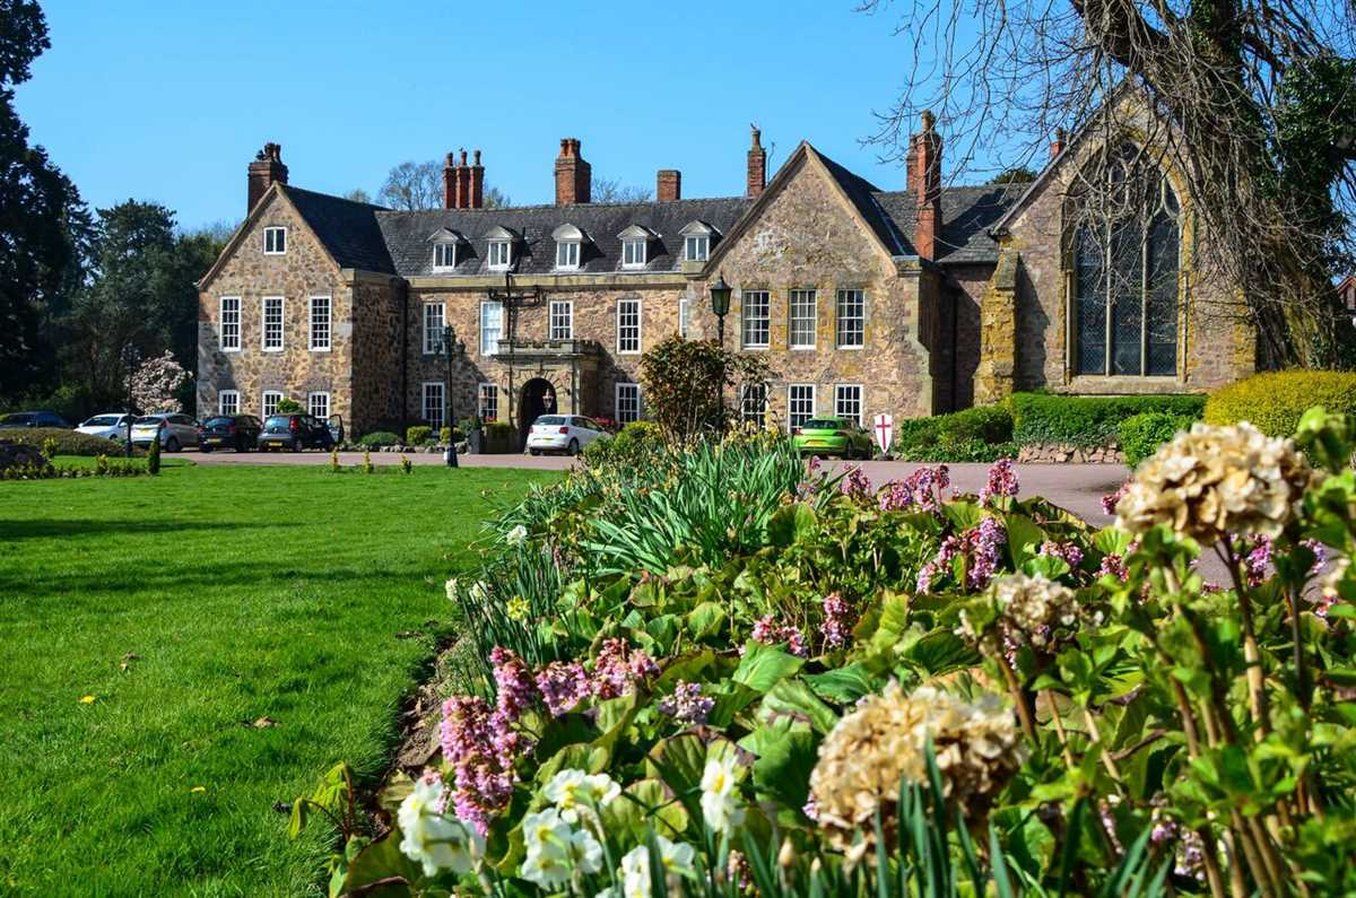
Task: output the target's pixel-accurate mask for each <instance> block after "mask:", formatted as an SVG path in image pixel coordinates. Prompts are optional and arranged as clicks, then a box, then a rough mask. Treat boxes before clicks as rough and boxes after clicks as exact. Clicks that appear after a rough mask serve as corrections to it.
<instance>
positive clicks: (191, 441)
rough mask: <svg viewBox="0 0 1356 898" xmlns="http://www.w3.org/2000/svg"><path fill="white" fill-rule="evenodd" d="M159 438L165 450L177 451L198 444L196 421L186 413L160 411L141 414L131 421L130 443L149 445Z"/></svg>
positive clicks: (161, 446)
mask: <svg viewBox="0 0 1356 898" xmlns="http://www.w3.org/2000/svg"><path fill="white" fill-rule="evenodd" d="M155 439H159V440H160V448H161V449H163V450H165V451H166V452H179V451H181V450H182V449H183V448H184V447H185V446H196V445H197V444H198V422H197V421H195V420H194V419H193V418H191V417H189V416H188V415H184V414H179V413H177V412H176V413H174V414H168V413H161V414H156V415H142V416H141V417H140V418H137V419H136V420H135V421H133V422H132V445H133V446H149V445H151V441H152V440H155Z"/></svg>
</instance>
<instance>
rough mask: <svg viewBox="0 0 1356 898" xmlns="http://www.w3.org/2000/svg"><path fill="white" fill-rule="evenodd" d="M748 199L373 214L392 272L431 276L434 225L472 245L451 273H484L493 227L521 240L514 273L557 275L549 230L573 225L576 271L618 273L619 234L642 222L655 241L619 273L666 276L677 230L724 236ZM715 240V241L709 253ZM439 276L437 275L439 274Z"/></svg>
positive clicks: (678, 243)
mask: <svg viewBox="0 0 1356 898" xmlns="http://www.w3.org/2000/svg"><path fill="white" fill-rule="evenodd" d="M751 202H752V201H751V200H747V199H744V198H743V197H729V198H723V199H695V200H672V201H669V202H662V203H661V202H648V203H576V204H573V205H568V206H520V207H517V208H508V209H430V210H427V211H420V212H377V213H376V221H377V224H378V226H379V227H380V230H381V233H382V236H383V237H384V238H385V242H386V246H387V248H388V250H389V252H390V255H391V260H392V262H394V264H395V269H396V272H397V273H398V274H400V275H402V276H404V277H419V276H422V275H430V274H432V268H433V249H432V243H431V242H430V240H429V238H430V237H431V236H432V235H433V233H434V232H435V231H437V230H438V229H439V228H449V229H451V230H453V231H457V232H458V233H460V234H461V235H462V236H464V237H465V238H466V239H467V240H468V241H469V243H464V244H461V245H460V246H459V247H458V250H457V259H458V264H457V267H456V270H455V273H456V274H482V273H486V272H487V271H488V267H487V266H488V260H487V259H486V258H485V256H486V244H485V236H486V234H487V233H488V232H489V231H490V229H491V228H494V227H505V228H508V229H509V230H511V231H513V232H514V233H516V234H518V235H520V236H521V241H520V242H519V243H517V244H516V245H515V246H514V253H515V257H516V262H517V264H515V265H514V268H513V270H514V271H515V272H517V273H524V274H550V273H552V272H555V271H556V242H555V239H554V238H553V237H552V236H551V232H552V231H554V230H555V229H556V228H558V227H559V226H561V225H563V224H572V225H574V226H576V227H578V228H579V229H580V230H582V231H583V232H584V233H585V234H586V235H588V239H587V240H585V241H584V243H583V244H582V246H581V247H580V249H581V253H580V255H581V258H580V260H579V271H580V272H581V273H590V272H592V273H599V272H621V271H623V269H622V266H621V258H622V245H621V240H620V239H618V237H617V235H618V234H620V233H621V232H622V231H624V230H626V228H628V227H630V226H631V225H643V226H644V227H646V228H649V229H650V230H651V231H653V232H655V234H657V235H658V236H657V237H656V238H655V239H653V240H651V241H650V243H649V249H648V254H647V259H646V265H645V267H644V268H643V269H633V268H628V269H624V271H626V272H631V271H642V272H644V271H649V272H664V271H676V270H679V269H680V268H681V267H682V254H683V238H682V237H681V236H680V235H679V234H678V232H679V231H680V230H681V229H682V228H683V226H684V225H686V224H688V223H689V222H692V221H703V222H706V223H707V224H708V225H711V226H712V227H714V228H715V229H716V230H717V231H718V232H720V233H721V234H725V233H727V232H729V230H730V228H731V227H733V226H734V223H735V222H736V221H738V220H739V217H740V216H741V215H743V214H744V210H745V209H747V208H748V207H749V205H750V203H751ZM717 241H718V238H717ZM717 241H713V248H714V243H715V242H717ZM443 273H444V272H442V271H439V274H440V275H441V274H443Z"/></svg>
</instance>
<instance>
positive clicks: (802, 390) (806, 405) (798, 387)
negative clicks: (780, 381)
mask: <svg viewBox="0 0 1356 898" xmlns="http://www.w3.org/2000/svg"><path fill="white" fill-rule="evenodd" d="M814 416H815V385H814V384H791V385H790V386H789V387H787V388H786V423H787V424H788V425H789V426H791V427H793V428H794V427H800V426H801V425H802V424H804V423H805V422H806V421H809V420H810V419H811V418H813V417H814Z"/></svg>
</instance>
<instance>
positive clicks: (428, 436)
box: [405, 424, 433, 446]
mask: <svg viewBox="0 0 1356 898" xmlns="http://www.w3.org/2000/svg"><path fill="white" fill-rule="evenodd" d="M431 442H433V428H432V427H429V426H427V425H425V424H416V425H414V426H413V427H410V428H407V429H406V430H405V445H406V446H422V445H424V444H425V443H431Z"/></svg>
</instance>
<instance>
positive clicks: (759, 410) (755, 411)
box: [739, 384, 767, 427]
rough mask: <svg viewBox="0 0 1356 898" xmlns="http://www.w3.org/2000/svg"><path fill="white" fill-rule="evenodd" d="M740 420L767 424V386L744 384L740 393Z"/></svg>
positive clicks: (760, 425) (761, 425) (760, 424)
mask: <svg viewBox="0 0 1356 898" xmlns="http://www.w3.org/2000/svg"><path fill="white" fill-rule="evenodd" d="M739 420H741V421H747V422H749V423H750V424H757V425H758V426H759V427H763V426H764V425H766V424H767V384H744V386H743V387H741V388H740V391H739Z"/></svg>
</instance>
